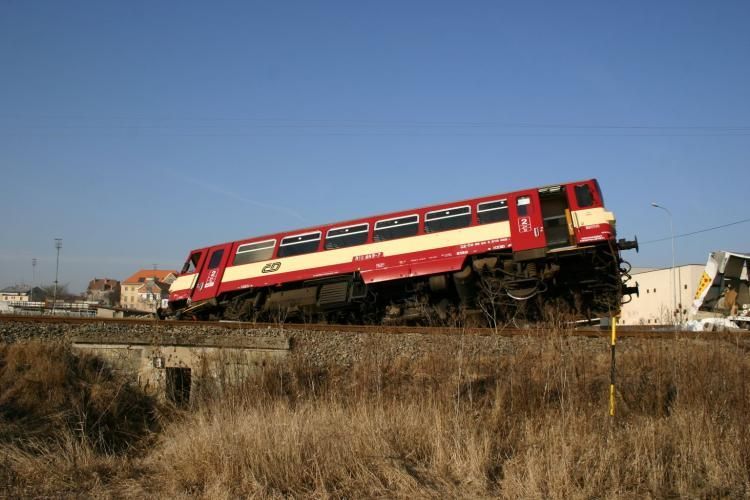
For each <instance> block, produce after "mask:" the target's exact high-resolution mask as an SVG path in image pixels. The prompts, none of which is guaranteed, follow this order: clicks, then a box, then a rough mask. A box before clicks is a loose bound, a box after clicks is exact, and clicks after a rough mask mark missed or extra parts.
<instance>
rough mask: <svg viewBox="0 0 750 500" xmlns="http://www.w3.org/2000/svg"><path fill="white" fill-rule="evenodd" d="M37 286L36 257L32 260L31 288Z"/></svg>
mask: <svg viewBox="0 0 750 500" xmlns="http://www.w3.org/2000/svg"><path fill="white" fill-rule="evenodd" d="M35 286H36V257H34V258H32V259H31V288H32V289H33V288H34V287H35Z"/></svg>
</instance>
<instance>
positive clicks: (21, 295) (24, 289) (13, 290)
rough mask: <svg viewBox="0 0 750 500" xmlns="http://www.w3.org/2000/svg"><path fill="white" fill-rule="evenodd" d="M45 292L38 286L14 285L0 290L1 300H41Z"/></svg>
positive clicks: (44, 296) (44, 297)
mask: <svg viewBox="0 0 750 500" xmlns="http://www.w3.org/2000/svg"><path fill="white" fill-rule="evenodd" d="M46 298H47V293H46V292H45V291H44V290H42V289H41V288H39V287H38V286H30V285H14V286H9V287H6V288H3V289H2V290H0V301H2V302H42V301H44V300H45V299H46Z"/></svg>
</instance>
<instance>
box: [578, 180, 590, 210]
mask: <svg viewBox="0 0 750 500" xmlns="http://www.w3.org/2000/svg"><path fill="white" fill-rule="evenodd" d="M575 192H576V202H577V203H578V207H579V208H586V207H590V206H591V205H593V204H594V195H593V194H592V193H591V188H590V187H589V185H588V184H581V185H579V186H576V187H575Z"/></svg>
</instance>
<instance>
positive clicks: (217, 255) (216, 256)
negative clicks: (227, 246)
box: [208, 248, 224, 269]
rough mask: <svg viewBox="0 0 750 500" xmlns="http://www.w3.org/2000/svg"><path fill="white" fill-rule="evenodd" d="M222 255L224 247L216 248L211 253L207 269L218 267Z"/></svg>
mask: <svg viewBox="0 0 750 500" xmlns="http://www.w3.org/2000/svg"><path fill="white" fill-rule="evenodd" d="M222 257H224V249H223V248H222V249H221V250H216V251H215V252H214V253H212V254H211V260H210V261H208V268H209V269H216V268H217V267H219V264H221V258H222Z"/></svg>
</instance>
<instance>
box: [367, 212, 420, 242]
mask: <svg viewBox="0 0 750 500" xmlns="http://www.w3.org/2000/svg"><path fill="white" fill-rule="evenodd" d="M418 230H419V215H406V216H404V217H396V218H394V219H385V220H379V221H377V222H376V223H375V232H374V239H375V241H388V240H395V239H397V238H406V237H408V236H415V235H416V234H417V231H418Z"/></svg>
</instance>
